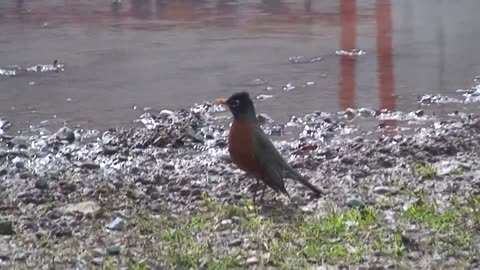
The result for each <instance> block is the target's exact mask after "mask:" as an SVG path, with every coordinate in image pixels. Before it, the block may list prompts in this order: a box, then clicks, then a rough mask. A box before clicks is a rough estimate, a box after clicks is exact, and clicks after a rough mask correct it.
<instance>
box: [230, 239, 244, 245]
mask: <svg viewBox="0 0 480 270" xmlns="http://www.w3.org/2000/svg"><path fill="white" fill-rule="evenodd" d="M242 243H243V241H242V239H234V240H232V241H230V243H228V246H230V247H238V246H240V245H242Z"/></svg>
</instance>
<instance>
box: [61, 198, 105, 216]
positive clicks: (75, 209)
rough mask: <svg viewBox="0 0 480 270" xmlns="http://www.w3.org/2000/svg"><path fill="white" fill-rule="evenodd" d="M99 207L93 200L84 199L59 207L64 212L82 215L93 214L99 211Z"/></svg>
mask: <svg viewBox="0 0 480 270" xmlns="http://www.w3.org/2000/svg"><path fill="white" fill-rule="evenodd" d="M100 209H101V207H100V205H98V203H96V202H94V201H84V202H79V203H71V204H67V205H66V206H65V207H62V208H60V211H62V212H63V213H64V214H73V213H82V214H84V215H88V214H91V215H94V214H96V213H98V211H100Z"/></svg>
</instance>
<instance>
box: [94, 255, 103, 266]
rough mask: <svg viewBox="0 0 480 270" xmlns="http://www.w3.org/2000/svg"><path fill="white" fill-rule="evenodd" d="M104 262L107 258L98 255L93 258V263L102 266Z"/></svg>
mask: <svg viewBox="0 0 480 270" xmlns="http://www.w3.org/2000/svg"><path fill="white" fill-rule="evenodd" d="M104 262H105V259H104V258H103V257H96V258H93V259H92V264H94V265H97V266H102V265H103V263H104Z"/></svg>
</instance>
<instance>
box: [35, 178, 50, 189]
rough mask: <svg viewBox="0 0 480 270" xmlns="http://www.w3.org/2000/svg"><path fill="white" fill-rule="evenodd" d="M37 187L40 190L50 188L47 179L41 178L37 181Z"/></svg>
mask: <svg viewBox="0 0 480 270" xmlns="http://www.w3.org/2000/svg"><path fill="white" fill-rule="evenodd" d="M35 187H36V188H38V189H47V188H48V181H47V179H45V178H40V179H38V180H37V181H35Z"/></svg>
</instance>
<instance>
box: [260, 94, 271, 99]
mask: <svg viewBox="0 0 480 270" xmlns="http://www.w3.org/2000/svg"><path fill="white" fill-rule="evenodd" d="M272 97H273V96H272V95H264V94H262V95H258V96H257V99H269V98H272Z"/></svg>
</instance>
